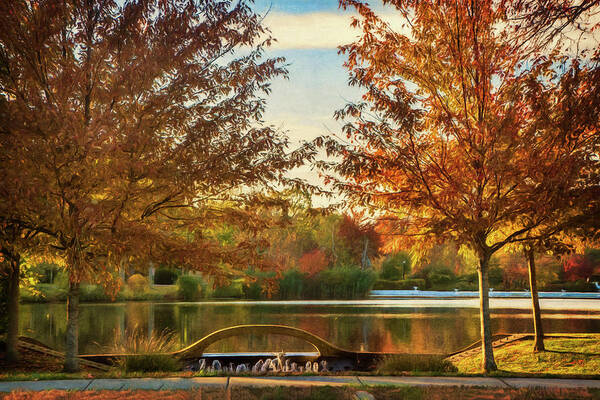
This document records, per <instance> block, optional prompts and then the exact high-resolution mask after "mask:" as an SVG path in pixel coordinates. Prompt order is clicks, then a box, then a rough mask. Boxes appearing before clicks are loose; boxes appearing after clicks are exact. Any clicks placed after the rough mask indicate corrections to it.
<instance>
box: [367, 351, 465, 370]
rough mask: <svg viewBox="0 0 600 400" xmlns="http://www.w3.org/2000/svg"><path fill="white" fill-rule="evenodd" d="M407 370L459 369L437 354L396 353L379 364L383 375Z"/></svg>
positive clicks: (378, 366) (378, 367)
mask: <svg viewBox="0 0 600 400" xmlns="http://www.w3.org/2000/svg"><path fill="white" fill-rule="evenodd" d="M406 371H431V372H456V371H457V369H456V367H455V366H454V365H453V364H452V363H451V362H450V361H448V360H445V359H444V356H443V355H437V354H394V355H392V356H388V357H385V358H383V359H382V360H381V361H380V362H379V364H378V365H377V373H379V374H382V375H395V374H398V373H401V372H406Z"/></svg>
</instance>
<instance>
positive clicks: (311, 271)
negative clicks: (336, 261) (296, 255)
mask: <svg viewBox="0 0 600 400" xmlns="http://www.w3.org/2000/svg"><path fill="white" fill-rule="evenodd" d="M329 262H330V260H329V258H328V257H327V254H325V252H324V251H323V250H321V249H314V250H311V251H309V252H307V253H304V254H303V255H302V257H300V259H299V260H298V265H299V266H300V271H302V272H304V273H305V274H308V275H309V276H312V275H315V274H317V273H319V272H321V271H323V270H324V269H325V268H326V267H327V266H328V265H329Z"/></svg>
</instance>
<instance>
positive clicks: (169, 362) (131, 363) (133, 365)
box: [120, 354, 181, 372]
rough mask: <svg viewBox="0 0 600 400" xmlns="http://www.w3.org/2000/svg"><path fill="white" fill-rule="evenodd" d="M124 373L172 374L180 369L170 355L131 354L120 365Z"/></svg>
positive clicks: (177, 362)
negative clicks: (160, 372) (159, 372)
mask: <svg viewBox="0 0 600 400" xmlns="http://www.w3.org/2000/svg"><path fill="white" fill-rule="evenodd" d="M120 366H121V368H122V369H124V370H125V372H158V371H162V372H173V371H179V370H180V369H181V364H180V363H179V361H178V360H177V359H176V358H175V357H173V356H171V355H170V354H132V355H129V356H126V357H125V359H124V360H123V361H122V363H121V364H120Z"/></svg>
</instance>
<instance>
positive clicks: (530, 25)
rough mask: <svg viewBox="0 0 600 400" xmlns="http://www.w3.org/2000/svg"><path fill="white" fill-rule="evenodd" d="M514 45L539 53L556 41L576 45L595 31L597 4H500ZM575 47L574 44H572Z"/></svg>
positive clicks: (523, 0) (569, 0) (575, 0)
mask: <svg viewBox="0 0 600 400" xmlns="http://www.w3.org/2000/svg"><path fill="white" fill-rule="evenodd" d="M501 3H502V5H503V7H506V12H507V16H508V18H507V19H508V21H509V23H510V26H511V31H512V37H513V41H514V42H515V43H517V44H518V45H519V46H525V47H527V48H528V49H529V50H530V51H533V52H535V51H540V50H543V49H544V48H547V46H548V45H549V44H551V42H553V41H556V40H574V41H579V40H581V39H582V38H584V39H585V37H584V35H587V34H590V33H591V31H593V30H594V29H597V27H598V26H599V22H598V20H597V19H596V20H595V21H594V17H596V16H597V15H598V13H600V1H599V0H516V1H515V0H502V2H501ZM575 44H577V43H575Z"/></svg>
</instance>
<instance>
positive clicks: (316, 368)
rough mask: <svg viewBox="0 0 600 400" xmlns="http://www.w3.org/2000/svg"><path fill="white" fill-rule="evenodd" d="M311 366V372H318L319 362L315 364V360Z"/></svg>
mask: <svg viewBox="0 0 600 400" xmlns="http://www.w3.org/2000/svg"><path fill="white" fill-rule="evenodd" d="M312 367H313V368H312V369H313V372H314V373H315V374H318V373H319V364H317V362H316V361H315V362H314V363H313V365H312Z"/></svg>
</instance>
